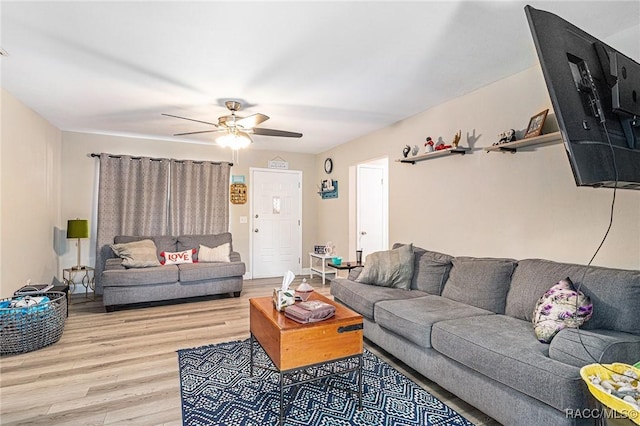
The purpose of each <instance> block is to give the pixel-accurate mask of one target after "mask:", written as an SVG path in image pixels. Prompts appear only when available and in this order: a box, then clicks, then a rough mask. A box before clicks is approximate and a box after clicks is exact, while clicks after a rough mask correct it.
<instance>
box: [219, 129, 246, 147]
mask: <svg viewBox="0 0 640 426" xmlns="http://www.w3.org/2000/svg"><path fill="white" fill-rule="evenodd" d="M216 143H217V144H218V145H220V146H221V147H223V148H231V149H232V150H234V151H235V150H238V149H243V148H246V147H248V146H249V145H250V144H251V138H250V137H249V135H248V134H246V133H245V132H235V133H231V132H230V133H226V134H224V135H222V136H219V137H218V138H216Z"/></svg>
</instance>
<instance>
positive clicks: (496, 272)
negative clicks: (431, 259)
mask: <svg viewBox="0 0 640 426" xmlns="http://www.w3.org/2000/svg"><path fill="white" fill-rule="evenodd" d="M451 262H452V264H453V267H452V268H451V271H450V272H449V278H448V279H447V281H446V283H445V285H444V289H443V290H442V296H443V297H446V298H447V299H452V300H455V301H456V302H462V303H466V304H467V305H471V306H475V307H476V308H480V309H485V310H487V311H491V312H495V313H496V314H504V306H505V303H506V299H507V292H508V291H509V285H510V283H511V274H513V270H514V269H515V267H516V261H515V260H513V259H502V258H490V257H484V258H479V257H456V258H454V259H453V260H452V261H451Z"/></svg>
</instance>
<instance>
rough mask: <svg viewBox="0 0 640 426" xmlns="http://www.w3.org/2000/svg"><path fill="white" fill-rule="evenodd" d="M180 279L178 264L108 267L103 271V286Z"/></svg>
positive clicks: (162, 282)
mask: <svg viewBox="0 0 640 426" xmlns="http://www.w3.org/2000/svg"><path fill="white" fill-rule="evenodd" d="M177 281H178V267H177V266H176V265H164V266H152V267H149V268H131V269H108V270H105V271H103V272H102V286H103V287H121V286H138V285H141V286H142V285H148V284H167V283H175V282H177Z"/></svg>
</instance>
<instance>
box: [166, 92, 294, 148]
mask: <svg viewBox="0 0 640 426" xmlns="http://www.w3.org/2000/svg"><path fill="white" fill-rule="evenodd" d="M224 104H225V106H226V107H227V109H229V111H231V114H230V115H223V116H222V117H219V118H218V122H217V123H211V122H209V121H202V120H195V119H193V118H187V117H180V116H178V115H172V114H162V115H166V116H167V117H174V118H180V119H182V120H189V121H195V122H197V123H203V124H209V125H211V126H214V127H215V129H213V130H200V131H197V132H186V133H175V134H174V135H173V136H186V135H196V134H199V133H216V132H225V134H224V135H222V136H221V137H218V138H216V142H217V143H218V144H219V145H222V146H229V147H230V148H232V149H238V148H245V147H246V146H248V145H249V144H250V143H251V142H253V141H252V140H251V137H250V136H249V135H252V134H253V135H262V136H280V137H285V138H300V137H302V133H296V132H287V131H285V130H274V129H265V128H262V127H256V126H258V125H259V124H261V123H263V122H265V121H267V120H268V119H269V117H268V116H266V115H264V114H260V113H258V114H253V115H250V116H248V117H239V116H237V115H236V112H237V111H239V110H240V108H241V106H242V105H241V104H240V102H237V101H226V102H225V103H224Z"/></svg>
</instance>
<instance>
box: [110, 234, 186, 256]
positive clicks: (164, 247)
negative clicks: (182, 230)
mask: <svg viewBox="0 0 640 426" xmlns="http://www.w3.org/2000/svg"><path fill="white" fill-rule="evenodd" d="M141 240H151V241H153V243H154V244H155V245H156V253H157V255H158V262H160V261H161V260H162V256H160V253H162V252H163V251H176V241H177V240H176V237H171V236H167V235H162V236H156V237H147V236H138V235H135V236H134V235H118V236H116V237H114V238H113V242H114V243H116V244H122V243H130V242H133V241H141Z"/></svg>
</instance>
